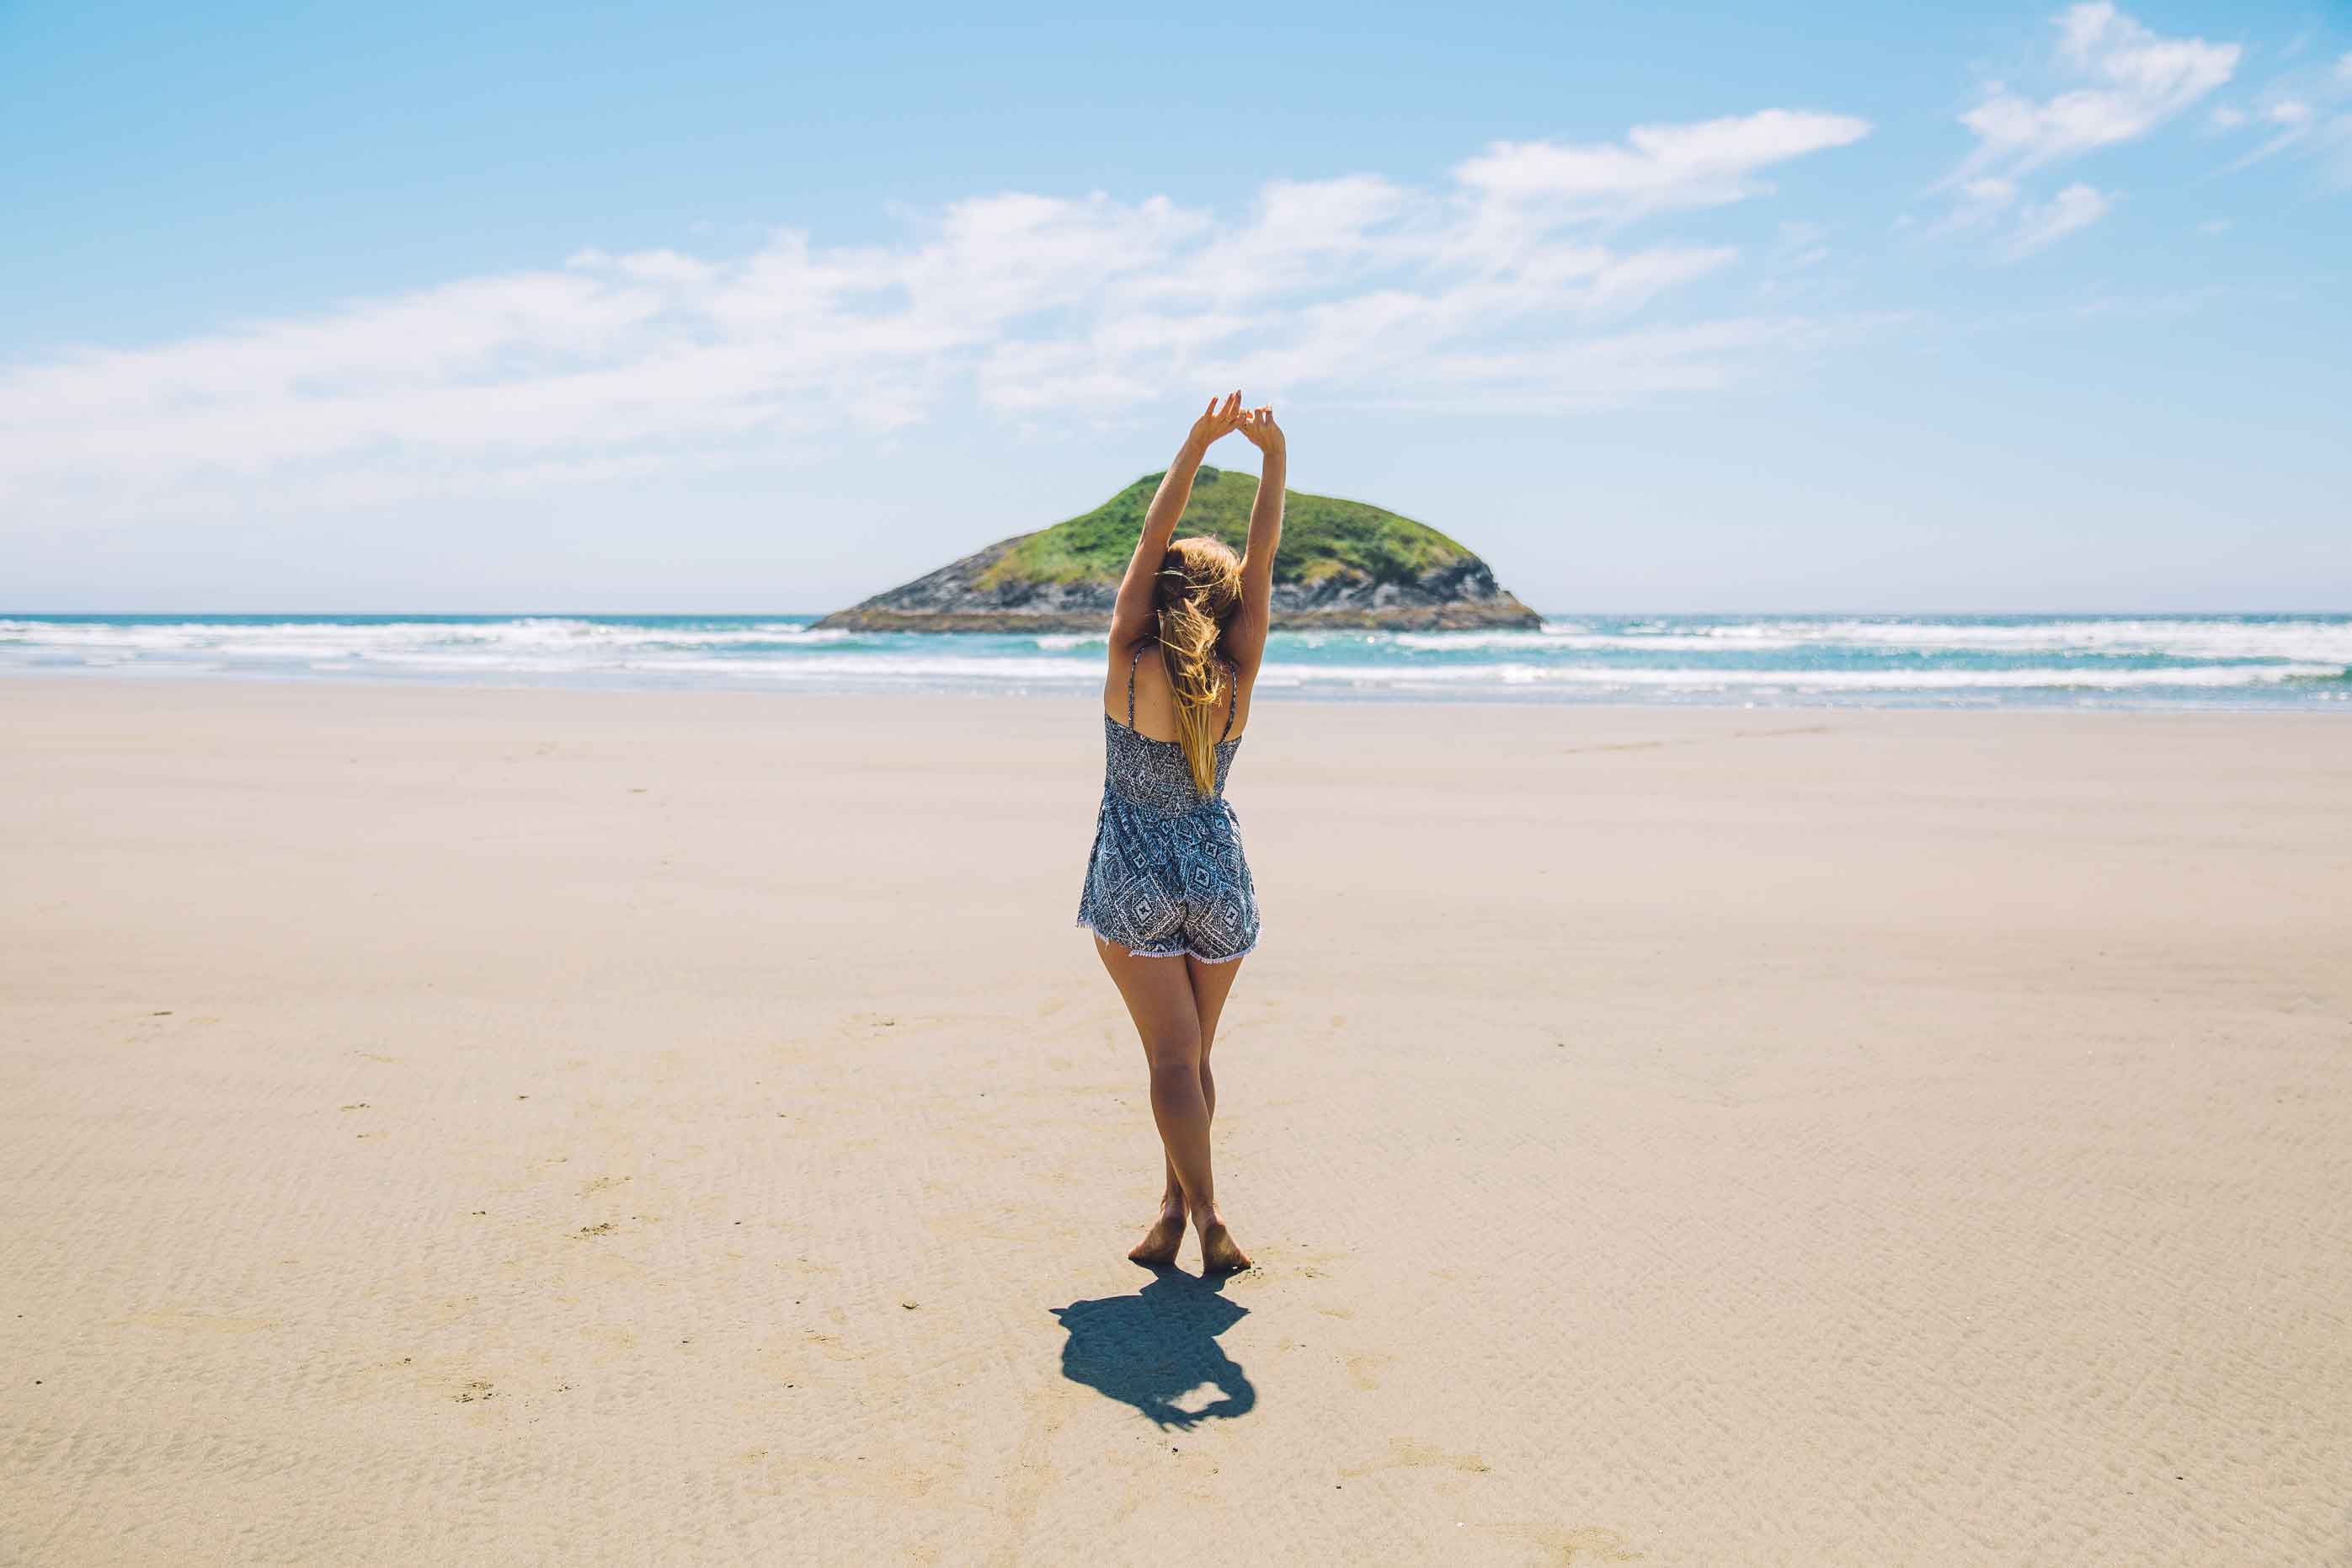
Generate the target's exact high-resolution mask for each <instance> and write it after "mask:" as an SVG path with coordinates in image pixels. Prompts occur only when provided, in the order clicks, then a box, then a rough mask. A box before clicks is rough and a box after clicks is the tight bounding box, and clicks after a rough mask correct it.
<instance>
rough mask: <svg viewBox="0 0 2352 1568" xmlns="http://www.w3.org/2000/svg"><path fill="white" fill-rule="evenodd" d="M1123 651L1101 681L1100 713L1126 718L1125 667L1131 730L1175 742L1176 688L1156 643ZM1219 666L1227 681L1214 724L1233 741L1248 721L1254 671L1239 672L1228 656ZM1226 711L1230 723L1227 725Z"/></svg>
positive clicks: (1176, 736) (1113, 717)
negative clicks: (1131, 700)
mask: <svg viewBox="0 0 2352 1568" xmlns="http://www.w3.org/2000/svg"><path fill="white" fill-rule="evenodd" d="M1125 651H1126V653H1127V655H1128V657H1127V658H1114V659H1112V660H1111V661H1110V663H1111V672H1110V673H1109V675H1108V676H1107V677H1106V678H1105V679H1104V681H1103V712H1104V714H1105V715H1106V716H1107V717H1108V718H1112V719H1116V720H1118V721H1120V722H1121V723H1125V722H1126V721H1127V692H1128V683H1127V681H1126V679H1124V678H1123V677H1122V675H1121V673H1120V671H1121V668H1122V667H1124V668H1125V669H1126V670H1129V671H1131V672H1132V673H1133V674H1134V677H1135V725H1134V729H1135V732H1136V733H1137V734H1139V735H1142V736H1145V737H1147V738H1148V739H1150V740H1154V741H1166V742H1170V743H1171V744H1175V743H1177V742H1178V740H1179V736H1178V733H1177V724H1176V691H1175V689H1174V688H1173V687H1171V686H1170V685H1169V684H1168V670H1167V668H1166V667H1165V666H1164V665H1162V664H1161V663H1160V649H1159V647H1157V646H1156V645H1155V644H1153V643H1152V642H1151V641H1150V640H1149V639H1148V638H1147V639H1146V640H1144V641H1143V642H1142V643H1140V644H1139V645H1137V646H1136V647H1130V648H1128V649H1126V650H1125ZM1222 668H1223V671H1224V681H1225V683H1226V684H1225V685H1224V687H1223V689H1220V690H1219V691H1218V693H1217V696H1218V702H1217V708H1218V713H1217V723H1218V726H1219V728H1220V729H1223V730H1224V738H1225V739H1227V740H1229V741H1237V740H1239V739H1241V735H1242V731H1244V729H1246V728H1248V726H1249V713H1250V689H1251V688H1252V687H1254V686H1255V685H1256V680H1255V674H1256V672H1255V670H1251V671H1243V670H1242V669H1241V668H1240V666H1238V665H1236V664H1235V663H1234V662H1233V661H1232V660H1230V659H1228V660H1224V661H1223V666H1222ZM1236 687H1237V688H1238V689H1239V690H1238V694H1236V692H1235V690H1234V688H1236ZM1229 712H1230V713H1231V715H1232V717H1233V724H1232V726H1231V728H1229V729H1226V728H1225V717H1226V714H1227V713H1229Z"/></svg>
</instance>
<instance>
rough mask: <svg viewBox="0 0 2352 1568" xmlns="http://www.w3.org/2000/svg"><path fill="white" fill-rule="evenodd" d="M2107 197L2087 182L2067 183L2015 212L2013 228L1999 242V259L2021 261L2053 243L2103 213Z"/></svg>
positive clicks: (2090, 223) (2105, 212)
mask: <svg viewBox="0 0 2352 1568" xmlns="http://www.w3.org/2000/svg"><path fill="white" fill-rule="evenodd" d="M2111 205H2112V204H2111V202H2110V201H2109V199H2108V198H2107V197H2106V196H2105V195H2101V194H2100V193H2099V192H2098V191H2096V190H2094V189H2093V188H2092V187H2090V186H2089V185H2085V184H2079V183H2078V184H2072V185H2068V186H2067V187H2066V188H2065V189H2064V190H2063V191H2060V192H2059V193H2058V194H2057V195H2055V196H2053V197H2052V198H2051V199H2050V200H2049V201H2047V202H2042V203H2038V204H2036V205H2032V206H2029V207H2027V208H2026V209H2025V210H2024V211H2023V212H2022V213H2021V214H2019V215H2018V223H2017V227H2016V229H2015V230H2014V231H2013V232H2011V235H2010V237H2008V239H2007V240H2005V241H2004V242H2003V243H2002V245H2001V259H2003V260H2004V261H2021V260H2022V259H2024V258H2026V257H2029V256H2032V254H2033V253H2034V252H2036V251H2038V250H2043V249H2046V248H2048V247H2051V246H2053V245H2055V244H2057V243H2058V242H2059V241H2060V240H2062V239H2063V238H2065V237H2067V236H2068V235H2070V234H2074V233H2076V232H2077V231H2079V230H2082V229H2085V228H2088V227H2090V226H2091V225H2093V224H2095V223H2096V222H2098V221H2099V220H2100V219H2101V218H2103V217H2105V216H2107V212H2108V210H2109V208H2110V206H2111Z"/></svg>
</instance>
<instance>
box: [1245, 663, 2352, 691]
mask: <svg viewBox="0 0 2352 1568" xmlns="http://www.w3.org/2000/svg"><path fill="white" fill-rule="evenodd" d="M2343 674H2344V669H2343V668H2342V667H2341V666H2339V665H2332V664H2236V665H2192V666H2178V667H2173V668H2097V667H2095V666H2088V665H2074V666H2063V665H2062V666H2046V667H2031V666H2029V667H2019V668H2007V669H1708V668H1646V667H1631V668H1628V667H1612V666H1607V665H1538V664H1475V665H1472V664H1465V665H1436V666H1425V667H1400V666H1396V665H1274V664H1269V665H1267V666H1266V667H1265V668H1264V669H1263V670H1261V671H1260V672H1259V674H1258V684H1259V685H1260V686H1286V687H1292V688H1306V687H1313V686H1318V685H1333V684H1337V685H1354V686H1396V687H1415V686H1424V685H1426V686H1457V687H1458V686H1475V685H1479V684H1489V685H1491V684H1502V685H1507V686H1514V685H1516V686H1538V685H1558V686H1576V687H1596V688H1603V689H1605V688H1609V687H1621V688H1624V689H1640V688H1650V689H1661V688H1664V689H1682V690H1689V691H1714V690H1729V689H1735V688H1753V689H1770V690H1782V691H1965V690H1975V689H1985V690H2070V689H2071V690H2085V691H2126V690H2134V689H2146V688H2151V687H2230V686H2267V685H2274V684H2276V683H2278V682H2281V681H2287V680H2310V679H2329V678H2332V677H2338V676H2341V675H2343Z"/></svg>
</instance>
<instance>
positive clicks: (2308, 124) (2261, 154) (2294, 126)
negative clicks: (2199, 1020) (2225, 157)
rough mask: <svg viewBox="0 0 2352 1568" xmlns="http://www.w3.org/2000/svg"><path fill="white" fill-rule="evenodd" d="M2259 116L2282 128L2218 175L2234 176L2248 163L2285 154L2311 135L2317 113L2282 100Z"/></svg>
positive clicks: (2301, 104) (2299, 102)
mask: <svg viewBox="0 0 2352 1568" xmlns="http://www.w3.org/2000/svg"><path fill="white" fill-rule="evenodd" d="M2262 117H2263V119H2264V120H2265V121H2269V122H2270V123H2271V124H2273V125H2276V126H2279V127H2281V128H2282V129H2280V130H2278V131H2276V132H2273V133H2272V134H2271V135H2270V136H2268V137H2266V138H2264V139H2263V142H2261V143H2260V144H2259V145H2257V146H2256V147H2254V148H2253V150H2252V151H2251V152H2249V153H2245V154H2243V155H2242V156H2241V157H2239V158H2237V159H2235V160H2234V161H2232V162H2231V163H2230V164H2229V165H2228V166H2226V167H2225V168H2223V169H2222V171H2221V173H2223V174H2236V173H2237V172H2238V171H2239V170H2241V169H2242V168H2245V167H2246V166H2248V165H2249V164H2252V163H2261V162H2262V161H2263V159H2265V158H2269V157H2272V156H2274V155H2275V154H2277V153H2284V152H2285V151H2286V150H2287V149H2288V148H2290V147H2292V146H2294V144H2295V143H2296V142H2301V141H2302V140H2303V139H2304V138H2305V137H2306V136H2309V135H2310V134H2311V132H2313V130H2314V129H2315V127H2316V124H2317V119H2318V113H2317V110H2314V109H2313V108H2312V107H2311V105H2309V104H2308V103H2305V102H2304V101H2303V100H2301V99H2294V98H2285V99H2281V100H2278V101H2276V102H2274V103H2272V104H2270V105H2269V106H2268V107H2266V108H2264V109H2263V111H2262Z"/></svg>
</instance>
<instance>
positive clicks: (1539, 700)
mask: <svg viewBox="0 0 2352 1568" xmlns="http://www.w3.org/2000/svg"><path fill="white" fill-rule="evenodd" d="M151 683H152V684H156V685H163V686H173V687H193V688H203V687H226V688H236V687H255V688H263V689H295V690H306V689H315V690H330V691H331V690H342V689H361V690H368V691H442V692H451V693H458V692H468V691H475V692H507V693H515V694H532V693H543V694H547V695H551V696H558V695H568V696H575V697H594V696H611V697H650V698H664V697H719V698H728V699H733V698H769V699H776V700H787V701H789V700H801V699H814V698H840V699H844V700H856V701H884V702H891V701H942V702H964V701H971V700H975V699H981V700H993V699H1000V698H1001V699H1005V700H1013V701H1023V702H1055V703H1068V702H1074V701H1075V702H1080V703H1082V702H1084V700H1085V688H1084V687H1083V686H1082V685H1079V684H1076V683H1072V684H1068V685H1064V686H1058V687H1049V686H1047V685H1046V684H1045V683H1044V682H1038V683H1035V684H1034V685H1027V686H1024V685H1022V684H1019V683H1017V682H1015V681H1011V680H1006V681H990V682H984V683H979V682H976V683H974V684H973V685H971V686H969V687H940V686H913V685H887V684H881V683H877V684H874V685H871V686H858V687H850V686H823V685H818V684H814V683H811V684H808V685H787V684H783V683H781V682H778V683H772V684H769V685H765V686H755V685H751V684H749V683H748V680H747V682H746V683H745V684H740V685H723V684H718V683H712V682H704V681H696V682H691V683H689V682H685V681H680V682H678V683H677V684H672V685H657V684H648V683H645V682H633V681H626V680H607V679H598V678H596V677H593V676H583V677H576V678H570V677H567V678H559V679H517V680H509V681H498V680H489V679H478V678H474V677H470V676H469V677H466V678H463V679H451V678H449V677H446V676H408V677H404V676H388V675H373V674H342V673H339V672H328V671H320V672H305V673H302V674H299V675H296V674H288V675H268V674H258V673H255V672H251V671H243V670H240V671H236V672H220V673H215V672H212V671H205V670H190V669H185V668H162V667H158V668H147V669H121V668H117V669H42V670H10V669H0V691H5V690H7V689H10V688H12V687H27V688H33V689H38V688H40V687H41V686H43V685H44V684H53V685H56V686H58V687H70V688H77V689H88V688H92V687H103V686H107V685H121V686H131V687H136V686H142V685H147V684H151ZM1514 691H1519V692H1523V693H1525V694H1524V695H1512V694H1511V693H1512V692H1514ZM1250 700H1251V701H1252V702H1253V703H1254V704H1255V703H1257V702H1269V703H1275V704H1278V705H1280V706H1281V707H1282V708H1284V709H1291V708H1313V707H1329V708H1340V709H1364V708H1428V709H1470V710H1506V711H1512V712H1528V711H1555V710H1557V711H1568V712H1584V711H1602V712H1607V711H1623V712H1628V713H1746V712H1754V713H1772V712H1787V713H1846V714H1853V713H1950V714H1998V713H2021V714H2023V713H2038V714H2045V715H2061V716H2063V715H2066V714H2094V713H2111V714H2123V715H2127V716H2133V715H2136V716H2141V717H2163V716H2186V715H2192V714H2211V715H2215V716H2248V717H2274V718H2283V717H2286V716H2288V715H2300V716H2303V717H2305V718H2312V719H2317V720H2322V721H2330V720H2338V721H2340V720H2341V719H2342V718H2344V717H2345V716H2347V715H2352V695H2347V696H2346V697H2345V698H2344V699H2343V701H2344V704H2345V706H2344V708H2343V709H2342V710H2337V709H2333V708H2323V707H2320V706H2318V705H2316V704H2315V703H2294V702H2284V701H2272V702H2235V701H2231V700H2227V699H2221V698H2216V699H2210V700H2197V701H2193V702H2182V701H2168V700H2154V699H2147V700H2144V699H2137V698H2119V697H2116V696H2115V695H2113V694H2112V693H2105V694H2103V695H2101V696H2099V697H2097V698H2095V699H2090V700H2075V701H2073V702H2060V701H2049V702H2039V701H2032V700H2020V699H2015V698H2003V699H2000V700H1972V701H1962V700H1954V699H1943V700H1926V699H1921V700H1889V699H1888V697H1887V695H1885V694H1884V693H1882V692H1880V691H1878V690H1876V689H1872V690H1871V691H1870V692H1869V694H1868V695H1854V696H1851V697H1848V698H1845V699H1843V700H1835V699H1830V698H1826V697H1823V696H1822V695H1820V694H1818V693H1807V694H1803V695H1799V696H1793V697H1786V698H1777V697H1776V698H1769V699H1757V698H1738V699H1735V698H1733V697H1731V696H1728V695H1726V696H1721V697H1717V696H1713V695H1709V696H1696V697H1687V698H1682V699H1678V700H1660V701H1652V702H1641V701H1634V700H1628V699H1626V698H1624V697H1622V696H1620V695H1616V694H1612V695H1609V696H1606V697H1580V696H1577V695H1574V693H1573V690H1572V689H1561V688H1558V687H1553V688H1547V689H1530V688H1527V687H1508V686H1500V687H1469V686H1466V685H1465V686H1464V687H1460V688H1457V689H1453V691H1452V692H1451V693H1450V694H1449V695H1447V696H1444V697H1433V696H1430V695H1428V694H1427V693H1426V691H1425V690H1419V689H1416V690H1412V691H1391V690H1365V691H1361V692H1358V693H1355V694H1349V693H1347V692H1345V691H1344V690H1341V689H1335V688H1323V689H1313V690H1300V689H1296V688H1291V687H1286V686H1283V685H1280V684H1271V685H1261V686H1260V687H1258V688H1257V689H1255V690H1254V691H1253V692H1252V693H1251V697H1250ZM2329 700H2335V699H2334V697H2333V694H2331V696H2330V698H2329Z"/></svg>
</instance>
